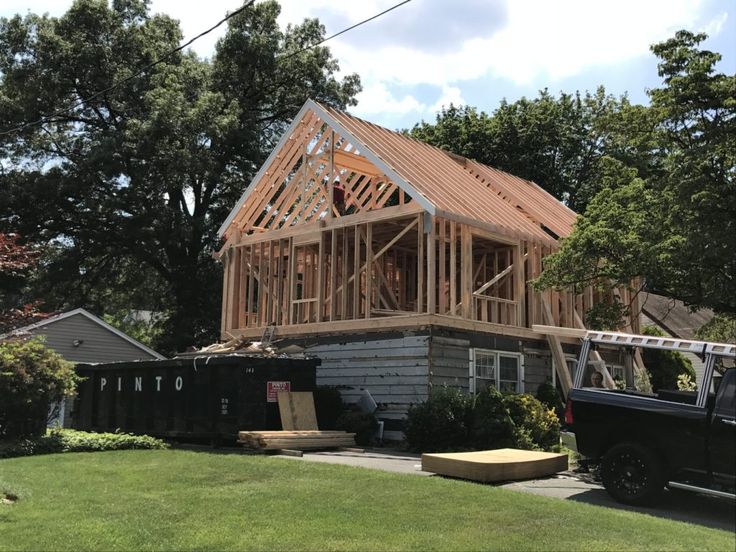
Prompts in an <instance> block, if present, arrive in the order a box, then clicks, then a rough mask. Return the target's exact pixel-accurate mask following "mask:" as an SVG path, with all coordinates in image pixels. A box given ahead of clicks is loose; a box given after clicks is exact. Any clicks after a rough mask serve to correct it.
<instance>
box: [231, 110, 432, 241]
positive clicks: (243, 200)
mask: <svg viewBox="0 0 736 552" xmlns="http://www.w3.org/2000/svg"><path fill="white" fill-rule="evenodd" d="M310 112H312V113H313V114H314V115H316V116H317V117H318V118H319V119H320V120H321V121H322V123H323V124H325V125H327V128H328V129H330V130H332V131H333V132H334V133H335V134H336V135H337V136H339V137H340V138H342V139H343V140H345V141H347V142H349V143H350V144H351V145H352V146H353V148H354V149H357V150H358V151H359V152H360V155H361V156H363V157H364V158H365V159H366V160H367V161H368V162H370V163H372V164H373V165H375V167H376V168H377V169H378V170H379V171H382V172H383V174H385V176H387V177H388V178H389V179H390V180H391V181H392V182H393V183H394V184H395V185H396V186H397V187H398V188H399V189H401V190H403V192H404V193H406V194H408V195H409V196H410V197H411V199H412V200H414V201H416V203H417V205H419V206H421V207H422V208H423V209H424V210H425V211H426V212H427V213H429V214H432V215H434V214H435V210H436V209H435V206H434V205H433V204H432V203H431V202H430V201H429V200H428V199H427V198H426V197H424V196H423V195H422V194H421V193H419V192H418V191H417V190H416V189H415V188H414V187H413V186H412V185H411V184H410V183H408V182H407V181H406V180H405V179H403V178H402V177H401V176H400V175H399V174H398V173H397V172H396V171H394V170H393V169H392V168H391V167H390V166H388V165H387V164H386V163H385V162H384V161H383V160H382V159H381V158H380V157H378V156H377V155H375V154H374V153H373V152H371V151H370V150H369V149H368V148H367V147H366V146H365V145H364V144H363V143H362V142H361V141H360V140H358V139H357V138H356V137H355V136H354V135H353V133H351V132H350V131H348V130H347V129H346V128H345V127H344V126H343V125H341V124H340V123H339V122H338V121H336V120H335V119H334V118H333V117H332V116H331V115H330V114H329V113H328V112H327V111H326V110H325V109H324V108H323V107H322V106H320V105H319V104H318V103H316V102H314V101H312V100H308V101H307V102H306V103H305V104H304V106H302V108H301V110H300V111H299V113H298V114H297V115H296V117H295V118H294V120H293V121H292V123H291V125H289V127H288V129H287V130H286V131H285V132H284V134H283V136H282V137H281V140H279V143H278V144H277V145H276V147H275V148H274V149H273V151H272V152H271V154H270V155H269V157H268V159H266V161H265V163H264V164H263V165H262V166H261V168H260V170H259V171H258V173H257V174H256V176H255V177H254V178H253V180H252V181H251V183H250V185H249V186H248V187H247V188H246V190H245V192H244V193H243V195H242V196H241V197H240V199H239V200H238V202H237V203H236V205H235V207H234V208H233V209H232V210H231V211H230V213H229V214H228V216H227V218H226V219H225V222H223V223H222V225H221V226H220V228H219V229H218V236H219V237H223V236H224V235H225V233H226V232H227V230H228V229H229V228H230V226H231V225H232V224H233V223H234V222H235V220H236V218H237V217H238V215H239V214H240V212H241V211H242V209H244V208H245V207H246V204H247V201H248V199H249V198H250V197H251V195H252V194H253V193H254V192H255V190H256V188H257V187H258V184H259V183H260V182H261V181H262V180H263V179H264V178H266V177H268V169H269V168H270V167H271V166H272V164H273V163H274V162H275V161H277V159H278V156H279V155H280V154H281V152H282V150H283V149H284V148H285V147H286V145H287V143H288V142H289V140H291V139H292V138H293V136H294V135H295V134H297V133H298V128H299V125H300V124H302V122H303V121H304V120H305V118H307V117H308V116H309V113H310ZM343 153H347V152H343Z"/></svg>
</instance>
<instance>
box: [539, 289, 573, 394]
mask: <svg viewBox="0 0 736 552" xmlns="http://www.w3.org/2000/svg"><path fill="white" fill-rule="evenodd" d="M542 309H543V311H544V316H545V318H546V321H547V324H549V325H553V324H554V318H553V317H552V311H551V309H550V306H549V302H547V299H546V298H545V297H542ZM578 331H580V330H578ZM547 343H548V344H549V348H550V350H551V351H552V358H553V359H554V362H555V370H556V371H557V377H558V378H559V381H560V387H561V388H562V394H563V396H564V398H565V399H567V396H568V394H569V393H570V389H572V378H571V377H570V371H569V370H568V369H567V360H566V359H565V353H564V351H563V350H562V345H561V344H560V339H559V336H557V335H555V334H553V333H547Z"/></svg>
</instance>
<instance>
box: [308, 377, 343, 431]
mask: <svg viewBox="0 0 736 552" xmlns="http://www.w3.org/2000/svg"><path fill="white" fill-rule="evenodd" d="M314 410H315V412H316V414H317V426H318V427H319V428H320V429H327V430H330V429H336V428H337V426H336V423H337V419H338V418H339V417H340V415H341V414H342V413H343V411H344V410H345V405H344V404H343V402H342V397H341V396H340V392H339V391H338V390H337V388H336V387H329V386H322V387H317V389H316V390H315V391H314Z"/></svg>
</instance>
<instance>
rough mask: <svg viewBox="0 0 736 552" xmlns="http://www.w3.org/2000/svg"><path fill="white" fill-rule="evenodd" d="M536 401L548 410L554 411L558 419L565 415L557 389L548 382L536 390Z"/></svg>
mask: <svg viewBox="0 0 736 552" xmlns="http://www.w3.org/2000/svg"><path fill="white" fill-rule="evenodd" d="M537 399H539V402H541V403H542V404H543V405H544V406H546V407H547V408H548V409H549V410H554V411H555V414H557V417H558V418H559V419H562V417H563V415H564V413H565V401H563V400H562V395H561V394H560V392H559V391H558V390H557V388H556V387H555V386H554V385H552V384H551V383H549V382H545V383H543V384H542V385H540V386H539V388H538V389H537Z"/></svg>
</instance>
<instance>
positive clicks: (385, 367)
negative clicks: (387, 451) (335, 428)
mask: <svg viewBox="0 0 736 552" xmlns="http://www.w3.org/2000/svg"><path fill="white" fill-rule="evenodd" d="M429 341H430V336H429V332H422V331H418V332H395V333H393V332H392V333H379V334H370V335H367V334H363V335H345V336H339V337H324V338H318V342H317V343H315V344H313V345H308V346H307V349H306V350H307V352H308V353H309V354H311V355H315V356H317V357H318V358H320V359H321V360H322V365H321V366H320V368H319V370H318V371H317V385H329V386H333V387H336V388H338V389H339V390H340V394H341V395H342V398H343V400H344V401H345V402H347V403H356V402H357V401H358V400H359V399H360V397H361V396H362V393H363V390H367V391H368V392H370V394H371V395H372V397H373V399H374V400H375V401H376V403H377V404H378V411H377V412H376V417H377V418H378V419H379V420H382V421H383V422H384V438H385V439H387V440H401V439H403V432H402V428H403V420H404V419H405V418H406V414H407V412H408V410H409V407H410V406H411V405H412V404H416V403H420V402H422V401H425V400H426V399H427V397H428V394H429V354H428V352H429Z"/></svg>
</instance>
